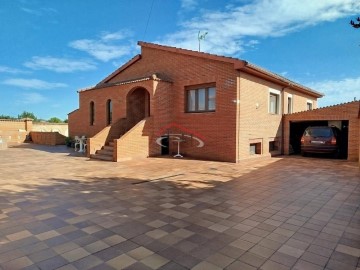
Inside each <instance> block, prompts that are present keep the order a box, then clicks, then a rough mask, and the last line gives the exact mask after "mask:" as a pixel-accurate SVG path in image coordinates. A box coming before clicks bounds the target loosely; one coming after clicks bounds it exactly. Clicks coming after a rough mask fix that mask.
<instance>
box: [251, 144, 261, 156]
mask: <svg viewBox="0 0 360 270" xmlns="http://www.w3.org/2000/svg"><path fill="white" fill-rule="evenodd" d="M250 155H261V143H250Z"/></svg>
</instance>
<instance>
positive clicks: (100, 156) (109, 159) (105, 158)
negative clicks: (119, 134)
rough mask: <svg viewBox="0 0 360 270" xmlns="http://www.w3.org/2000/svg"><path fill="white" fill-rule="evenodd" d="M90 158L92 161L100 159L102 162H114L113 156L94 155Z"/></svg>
mask: <svg viewBox="0 0 360 270" xmlns="http://www.w3.org/2000/svg"><path fill="white" fill-rule="evenodd" d="M90 158H92V159H100V160H106V161H113V157H112V155H111V156H109V155H101V154H92V155H90Z"/></svg>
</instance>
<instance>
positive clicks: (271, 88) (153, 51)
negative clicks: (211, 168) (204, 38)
mask: <svg viewBox="0 0 360 270" xmlns="http://www.w3.org/2000/svg"><path fill="white" fill-rule="evenodd" d="M138 44H139V45H140V46H141V54H139V55H137V56H135V57H134V58H132V59H131V60H130V61H129V62H127V63H126V64H124V65H123V66H121V67H120V68H119V69H117V70H115V71H114V72H113V73H112V74H110V75H109V76H108V77H107V78H105V79H104V80H102V81H101V82H99V83H98V84H97V85H95V86H94V87H91V88H88V89H83V90H80V91H79V92H78V93H79V109H77V110H75V111H73V112H71V113H70V114H69V134H70V136H75V135H86V136H87V137H88V138H89V139H88V143H87V144H88V146H87V147H88V148H87V149H88V155H89V156H91V157H100V158H104V159H106V156H108V159H109V160H113V161H120V160H123V159H129V158H135V157H147V156H159V155H162V154H165V155H167V154H170V155H175V154H176V153H177V147H178V144H180V152H181V154H182V155H184V156H188V157H192V158H198V159H207V160H217V161H227V162H239V161H240V160H242V159H247V158H250V157H252V156H264V155H265V156H266V155H276V154H281V153H282V152H283V149H282V148H283V147H282V145H283V143H282V142H283V136H282V134H283V124H282V123H283V122H282V117H283V114H285V113H289V112H290V113H291V112H299V111H304V110H308V109H314V108H317V99H318V98H320V97H322V94H321V93H319V92H316V91H314V90H312V89H309V88H307V87H305V86H302V85H300V84H297V83H295V82H292V81H290V80H288V79H286V78H284V77H282V76H279V75H277V74H274V73H272V72H269V71H267V70H265V69H263V68H260V67H258V66H255V65H253V64H251V63H249V62H246V61H244V60H240V59H235V58H231V57H224V56H218V55H212V54H208V53H202V52H196V51H191V50H185V49H179V48H175V47H168V46H162V45H157V44H152V43H146V42H139V43H138ZM178 141H180V142H178Z"/></svg>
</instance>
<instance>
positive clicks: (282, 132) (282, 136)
mask: <svg viewBox="0 0 360 270" xmlns="http://www.w3.org/2000/svg"><path fill="white" fill-rule="evenodd" d="M286 88H287V86H285V87H283V88H282V89H281V93H282V96H283V102H282V105H281V107H282V116H281V155H284V153H285V151H284V149H285V139H284V135H285V134H284V133H285V123H284V119H285V113H284V110H285V94H284V90H285V89H286Z"/></svg>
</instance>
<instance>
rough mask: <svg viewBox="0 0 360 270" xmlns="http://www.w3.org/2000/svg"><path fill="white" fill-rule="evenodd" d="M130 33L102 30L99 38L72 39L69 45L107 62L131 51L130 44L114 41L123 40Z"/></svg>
mask: <svg viewBox="0 0 360 270" xmlns="http://www.w3.org/2000/svg"><path fill="white" fill-rule="evenodd" d="M130 35H131V33H130V32H127V31H118V32H113V33H109V32H104V33H102V34H101V36H100V38H99V39H79V40H74V41H72V42H70V43H69V46H70V47H72V48H74V49H78V50H81V51H84V52H86V53H88V54H90V55H91V56H93V57H95V58H96V59H98V60H100V61H103V62H107V61H109V60H112V59H116V58H120V57H122V56H124V55H127V54H129V53H131V51H132V46H130V45H119V44H117V43H116V41H123V40H124V39H125V38H127V37H128V36H130Z"/></svg>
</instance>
